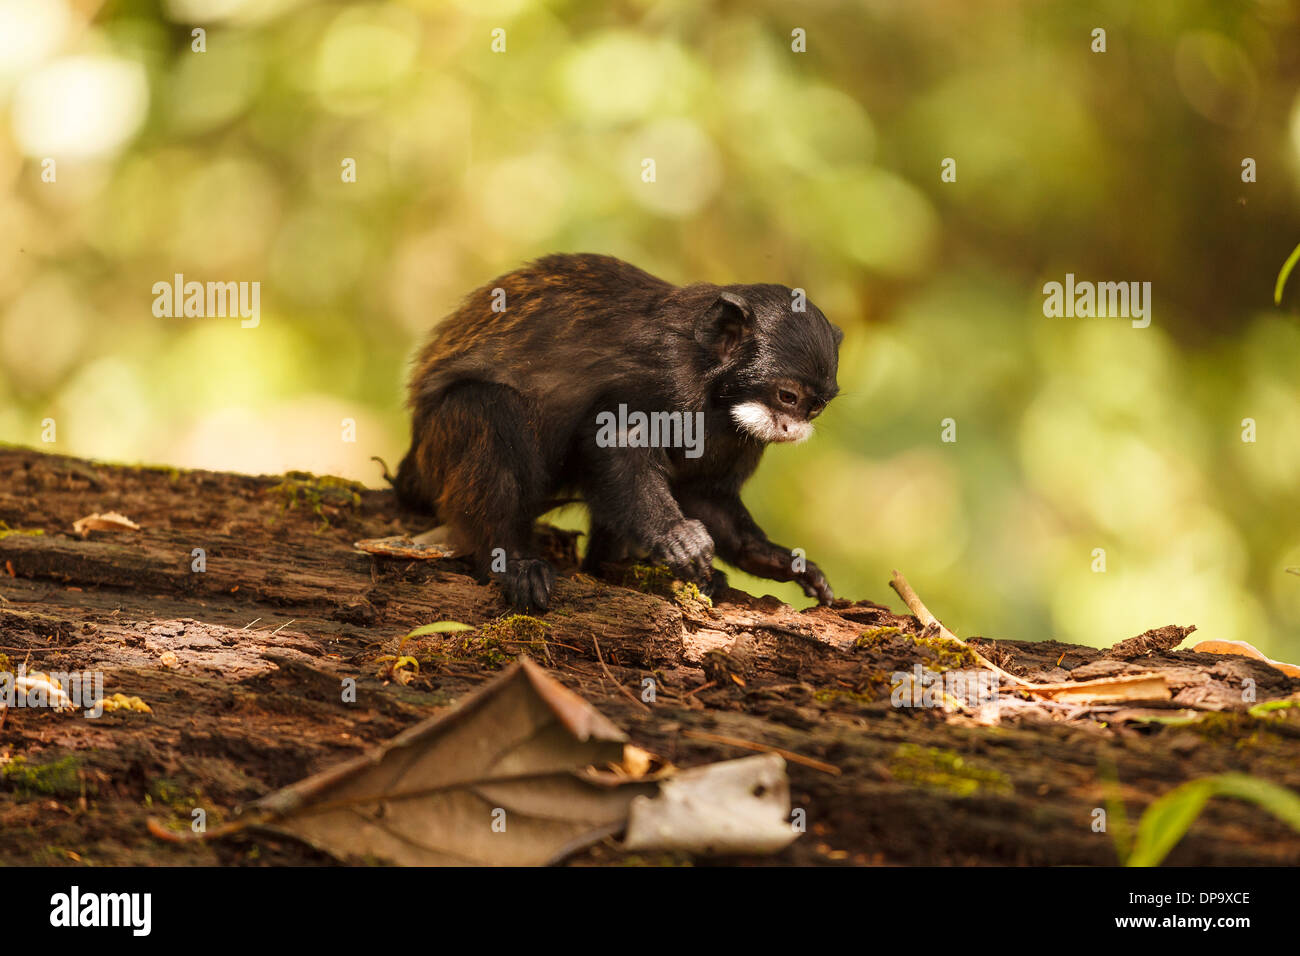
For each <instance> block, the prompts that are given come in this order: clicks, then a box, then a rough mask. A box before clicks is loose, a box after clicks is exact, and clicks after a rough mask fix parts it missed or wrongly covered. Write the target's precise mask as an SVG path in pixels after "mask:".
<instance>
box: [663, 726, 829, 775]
mask: <svg viewBox="0 0 1300 956" xmlns="http://www.w3.org/2000/svg"><path fill="white" fill-rule="evenodd" d="M682 733H683V734H684V735H685V736H687V737H694V738H695V739H696V740H707V741H709V742H710V743H714V744H723V745H725V746H728V747H740V748H741V749H742V750H757V751H759V752H760V753H768V754H776V755H777V756H779V757H784V758H785V759H786V760H788V761H790V762H791V763H797V764H802V765H803V766H805V767H811V768H812V769H813V770H820V771H821V772H822V773H828V774H830V775H831V776H832V777H838V776H839V775H840V773H841V772H842V771H841V770H840V768H839V767H837V766H835V764H833V763H825V762H823V761H821V760H814V759H813V758H812V757H805V756H804V755H803V754H797V753H795V752H794V751H793V750H786V749H784V748H782V747H772V746H769V745H767V744H760V743H755V742H754V741H752V740H741V739H740V738H739V737H725V736H723V735H722V734H710V733H705V732H704V731H703V730H683V731H682Z"/></svg>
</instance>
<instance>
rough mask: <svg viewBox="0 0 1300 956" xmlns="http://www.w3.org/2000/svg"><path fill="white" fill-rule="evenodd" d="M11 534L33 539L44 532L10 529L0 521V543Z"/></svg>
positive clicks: (29, 529)
mask: <svg viewBox="0 0 1300 956" xmlns="http://www.w3.org/2000/svg"><path fill="white" fill-rule="evenodd" d="M12 534H22V535H27V536H29V537H33V538H34V537H37V536H38V535H42V534H45V530H44V529H43V528H11V527H9V525H7V524H5V523H4V522H3V521H0V541H3V540H4V539H5V538H7V537H9V536H10V535H12Z"/></svg>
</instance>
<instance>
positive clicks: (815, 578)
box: [794, 561, 835, 604]
mask: <svg viewBox="0 0 1300 956" xmlns="http://www.w3.org/2000/svg"><path fill="white" fill-rule="evenodd" d="M794 579H795V580H796V581H798V582H799V586H800V587H801V588H803V593H804V594H806V595H808V596H809V597H815V598H816V599H817V603H818V604H830V603H831V601H834V600H835V592H834V591H832V590H831V585H830V582H829V581H827V580H826V575H824V574H822V569H821V568H819V567H817V565H815V564H813V563H812V562H811V561H809V562H808V564H807V565H806V566H805V567H804V569H803V570H802V571H800V572H798V573H797V574H795V576H794Z"/></svg>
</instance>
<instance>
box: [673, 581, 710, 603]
mask: <svg viewBox="0 0 1300 956" xmlns="http://www.w3.org/2000/svg"><path fill="white" fill-rule="evenodd" d="M672 589H673V600H674V601H676V602H677V603H678V604H680V605H681V606H682V607H698V606H700V605H703V606H705V607H713V598H711V597H709V596H708V595H707V594H705V593H704V592H703V591H701V590H700V586H699V585H698V584H696V583H695V582H694V581H674V582H673V583H672Z"/></svg>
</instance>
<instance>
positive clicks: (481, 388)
mask: <svg viewBox="0 0 1300 956" xmlns="http://www.w3.org/2000/svg"><path fill="white" fill-rule="evenodd" d="M498 289H499V290H504V294H505V301H504V306H505V309H504V311H500V305H498V311H493V308H492V306H493V302H494V301H496V302H498V303H500V301H501V300H500V293H499V292H494V290H498ZM792 303H793V298H792V292H791V290H790V289H788V288H786V287H785V286H780V285H729V286H716V285H710V284H707V283H701V284H696V285H689V286H684V287H678V286H674V285H672V284H670V283H668V282H665V281H663V280H662V279H657V278H655V277H654V276H651V275H649V274H648V273H646V272H643V271H642V270H640V269H638V268H636V267H635V266H632V265H629V264H628V263H626V262H622V261H620V260H618V259H614V258H612V257H610V256H599V255H553V256H547V257H545V258H543V259H539V260H538V261H536V262H534V263H532V264H530V265H527V266H524V267H523V268H521V269H518V270H516V271H515V272H511V273H509V274H508V275H504V276H501V277H500V278H498V279H496V280H494V281H492V282H489V283H488V284H487V285H485V286H483V287H482V288H480V289H477V290H475V291H474V292H472V293H470V295H469V297H468V298H467V299H466V300H465V301H464V303H463V304H462V305H461V306H460V308H459V309H457V310H456V312H454V313H453V314H452V315H451V316H449V317H448V318H447V319H446V320H445V321H444V322H443V323H442V324H441V325H440V326H439V327H438V328H437V329H436V330H435V332H434V334H433V336H432V338H431V339H430V341H429V343H428V344H427V345H426V346H425V347H424V350H423V351H422V352H421V353H420V356H419V358H418V359H417V361H416V366H415V371H414V374H413V375H412V378H411V385H410V406H411V409H412V413H413V421H412V427H411V450H410V451H409V452H408V453H407V455H406V458H405V459H404V460H403V461H402V464H401V466H400V467H399V469H398V472H397V477H396V478H395V479H394V486H395V488H396V490H397V493H398V495H399V497H400V498H401V500H402V502H403V503H404V504H405V505H406V506H407V507H410V508H412V509H416V510H421V511H426V512H432V513H434V514H436V515H437V517H438V519H439V520H440V522H441V523H443V524H445V525H447V526H449V527H450V528H451V529H452V531H453V534H454V541H455V544H456V545H457V546H458V547H459V548H463V549H465V550H467V551H470V552H472V553H473V554H474V557H475V561H476V565H477V568H478V571H479V573H480V575H482V576H483V577H484V578H486V577H487V576H488V573H489V571H490V570H492V563H493V560H492V559H493V553H494V551H495V550H496V549H498V548H499V549H502V551H503V552H504V555H505V559H506V562H505V570H504V573H500V574H499V575H498V576H499V579H500V581H501V584H502V587H503V590H504V593H505V597H506V600H507V601H508V602H509V603H511V604H513V605H514V606H516V607H517V608H520V609H522V610H532V609H540V610H545V609H546V608H547V607H548V606H549V602H550V592H551V588H552V586H553V584H554V582H555V571H554V569H553V568H552V567H551V565H550V564H549V563H547V562H546V561H544V560H542V559H541V558H540V557H539V556H538V552H537V551H536V549H535V546H534V543H533V524H534V521H535V520H536V518H537V517H538V516H539V515H540V514H541V513H542V512H544V511H546V510H547V509H548V508H549V507H550V506H551V504H552V502H553V499H554V498H555V496H557V495H564V494H570V493H573V492H577V493H579V494H581V496H582V498H583V499H584V500H585V501H586V504H587V507H588V508H589V509H590V512H591V533H590V539H589V546H588V551H587V555H586V559H585V561H584V565H583V567H584V569H585V570H589V571H593V572H597V573H598V572H599V571H600V570H601V568H602V566H603V565H604V564H605V563H607V562H612V561H618V560H623V559H625V558H629V557H638V556H643V555H648V556H649V557H651V558H652V559H655V560H659V561H662V562H664V563H665V564H667V565H668V567H669V568H671V569H672V570H673V571H674V572H675V573H676V574H678V575H680V576H682V577H686V578H689V579H692V580H695V581H697V582H700V583H702V584H704V585H705V586H706V587H707V586H709V584H710V583H712V584H713V585H714V586H716V585H717V584H718V583H719V582H720V581H722V580H723V578H722V576H721V574H720V572H719V573H718V574H717V576H716V577H714V572H713V569H712V561H713V557H714V554H715V551H716V554H717V555H718V556H719V557H721V558H722V559H724V560H726V561H729V562H731V563H732V564H734V565H735V566H737V567H739V568H741V569H742V570H744V571H748V572H749V573H751V574H756V575H760V576H762V577H766V578H772V579H775V580H778V581H791V580H793V581H798V582H799V584H800V585H802V587H803V589H804V592H805V593H807V594H809V595H810V596H815V597H817V598H818V600H820V601H821V602H822V603H827V602H829V601H830V600H831V599H832V597H833V595H832V593H831V589H830V586H829V585H828V584H827V582H826V578H825V576H824V575H823V574H822V573H821V571H820V569H818V567H817V566H816V565H815V564H812V563H811V562H807V563H806V564H802V565H801V567H802V569H801V570H799V571H796V570H794V565H795V562H794V561H793V559H792V555H791V552H790V551H789V549H787V548H784V547H780V546H778V545H775V544H773V543H772V542H771V541H769V540H768V538H767V536H766V535H765V534H764V533H763V531H762V529H760V528H759V527H758V525H757V524H756V523H755V522H754V519H753V518H751V517H750V515H749V512H748V511H747V510H745V506H744V505H743V504H742V503H741V501H740V488H741V485H743V484H744V482H745V481H746V480H747V479H748V478H749V476H750V475H751V474H752V473H753V472H754V469H755V468H756V467H757V465H758V461H759V458H760V457H761V456H762V454H763V449H764V448H765V447H766V445H767V443H768V442H770V441H797V440H801V439H802V438H804V437H807V434H808V433H809V432H810V431H811V425H810V424H809V421H810V419H812V418H814V417H816V415H817V414H819V413H820V412H821V410H822V408H824V407H825V405H826V403H827V402H829V401H830V400H831V399H832V398H834V397H835V394H836V392H837V391H838V386H837V384H836V371H837V366H838V349H839V343H840V340H841V338H842V334H841V332H840V330H839V329H837V328H835V327H834V326H832V325H831V324H830V322H828V321H827V320H826V317H825V316H824V315H822V313H821V312H820V311H819V310H818V309H817V308H816V307H815V306H813V305H812V303H811V302H807V303H806V307H805V309H804V310H803V311H794V309H793V306H792ZM620 404H625V405H626V406H627V408H628V409H630V410H633V411H642V412H646V413H652V412H658V411H669V412H684V413H691V412H696V411H700V412H703V413H704V419H703V420H704V442H703V453H702V454H701V455H700V456H699V457H696V458H690V457H687V456H686V454H685V453H684V449H682V448H634V447H599V446H598V445H597V442H596V435H597V432H598V428H597V416H598V414H599V413H601V412H602V411H615V410H617V409H618V407H619V405H620ZM620 444H621V443H620ZM498 554H500V552H498ZM496 570H497V571H500V567H498V568H496Z"/></svg>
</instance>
